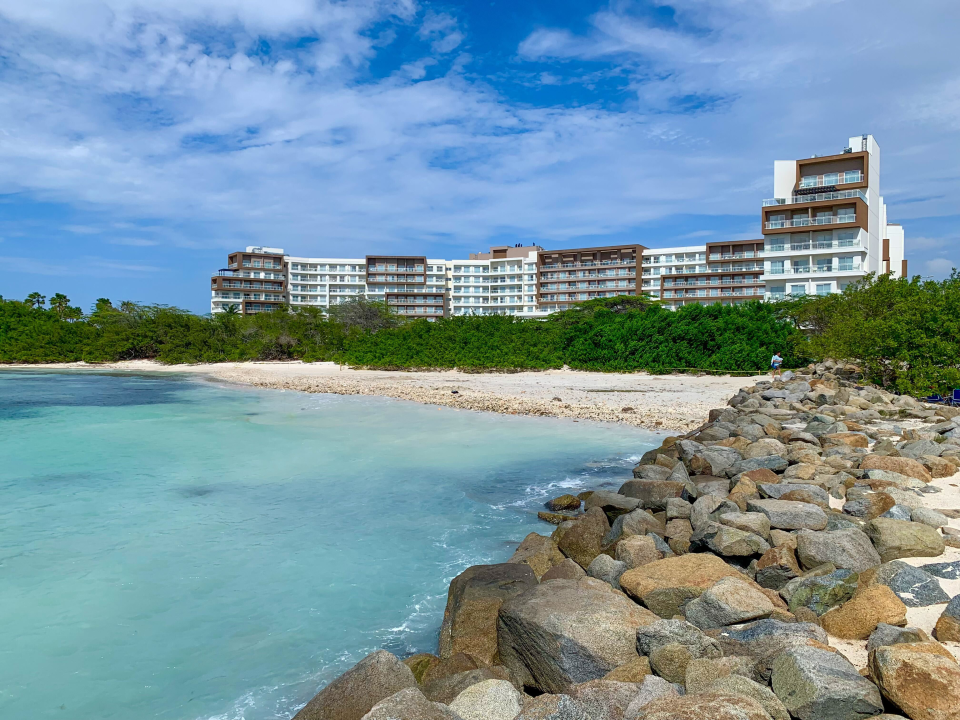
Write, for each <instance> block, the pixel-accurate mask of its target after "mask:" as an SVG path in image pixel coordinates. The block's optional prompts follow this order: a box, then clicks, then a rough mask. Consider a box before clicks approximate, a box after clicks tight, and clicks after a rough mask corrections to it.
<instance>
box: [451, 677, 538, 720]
mask: <svg viewBox="0 0 960 720" xmlns="http://www.w3.org/2000/svg"><path fill="white" fill-rule="evenodd" d="M522 709H523V705H522V703H521V698H520V693H519V692H517V690H516V688H514V687H513V685H511V684H510V683H508V682H507V681H506V680H484V681H483V682H481V683H477V684H476V685H471V686H470V687H468V688H467V689H466V690H464V691H463V692H462V693H460V694H459V695H457V697H456V699H455V700H454V701H453V702H452V703H450V710H452V711H453V712H454V713H456V714H457V715H459V716H460V717H461V718H463V720H514V718H516V717H517V715H519V714H520V711H521V710H522Z"/></svg>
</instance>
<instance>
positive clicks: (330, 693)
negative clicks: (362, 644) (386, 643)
mask: <svg viewBox="0 0 960 720" xmlns="http://www.w3.org/2000/svg"><path fill="white" fill-rule="evenodd" d="M416 685H417V681H416V680H414V678H413V673H412V672H411V671H410V668H408V667H407V666H406V665H404V664H403V663H402V662H401V661H400V660H399V659H397V657H396V656H394V655H392V654H391V653H388V652H387V651H386V650H378V651H377V652H375V653H371V654H370V655H367V656H366V657H365V658H364V659H363V660H361V661H360V662H358V663H357V664H356V665H354V666H353V667H352V668H351V669H349V670H347V671H346V672H345V673H344V674H343V675H341V676H340V677H338V678H337V679H336V680H334V681H333V682H331V683H330V684H329V685H327V686H326V687H325V688H324V689H323V690H321V691H320V692H319V693H317V694H316V695H315V696H314V697H313V699H312V700H311V701H310V702H308V703H307V704H306V705H305V706H304V707H303V709H302V710H300V712H298V713H297V714H296V715H295V716H294V720H360V718H362V717H363V716H364V715H366V714H367V713H368V712H369V711H370V710H371V709H372V708H373V706H374V705H376V704H377V703H379V702H380V701H381V700H385V699H386V698H388V697H390V696H391V695H394V694H396V693H398V692H400V691H401V690H405V689H407V688H415V687H416Z"/></svg>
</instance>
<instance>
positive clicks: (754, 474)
mask: <svg viewBox="0 0 960 720" xmlns="http://www.w3.org/2000/svg"><path fill="white" fill-rule="evenodd" d="M744 478H746V479H747V480H749V481H750V482H752V483H753V484H754V485H755V486H756V485H760V484H762V483H778V482H780V476H779V475H777V474H776V473H775V472H774V471H773V470H770V469H769V468H759V469H758V470H747V471H746V472H743V473H740V474H739V475H738V476H737V479H738V481H739V480H742V479H744Z"/></svg>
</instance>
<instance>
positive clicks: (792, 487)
mask: <svg viewBox="0 0 960 720" xmlns="http://www.w3.org/2000/svg"><path fill="white" fill-rule="evenodd" d="M757 489H758V490H759V491H760V494H761V495H763V496H764V497H767V498H771V499H773V500H779V499H780V498H781V497H782V496H783V495H786V494H787V493H788V492H794V491H796V490H804V491H806V492H809V493H810V494H811V495H813V496H814V497H815V498H816V499H817V501H818V502H819V503H823V504H825V505H829V504H830V495H829V494H828V493H827V491H826V490H824V489H823V488H822V487H818V486H817V485H809V484H806V483H779V484H776V483H760V484H759V485H757Z"/></svg>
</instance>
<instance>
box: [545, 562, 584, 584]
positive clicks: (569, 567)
mask: <svg viewBox="0 0 960 720" xmlns="http://www.w3.org/2000/svg"><path fill="white" fill-rule="evenodd" d="M586 574H587V571H586V570H584V569H583V568H582V567H580V566H579V565H577V564H576V563H575V562H574V561H573V560H571V559H570V558H567V559H566V560H564V561H563V562H562V563H560V564H559V565H554V566H553V567H552V568H550V569H549V570H547V571H546V572H545V573H544V574H543V577H542V578H540V582H547V581H548V580H579V579H580V578H582V577H585V576H586Z"/></svg>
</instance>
